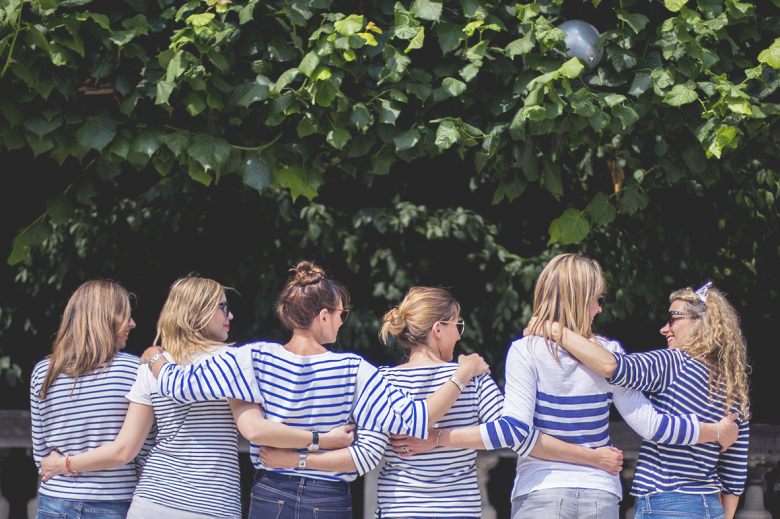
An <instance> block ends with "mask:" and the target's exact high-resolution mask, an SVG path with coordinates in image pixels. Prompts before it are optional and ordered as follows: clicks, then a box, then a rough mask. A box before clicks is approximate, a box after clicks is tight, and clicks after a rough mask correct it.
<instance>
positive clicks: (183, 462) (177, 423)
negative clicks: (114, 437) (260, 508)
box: [127, 346, 241, 519]
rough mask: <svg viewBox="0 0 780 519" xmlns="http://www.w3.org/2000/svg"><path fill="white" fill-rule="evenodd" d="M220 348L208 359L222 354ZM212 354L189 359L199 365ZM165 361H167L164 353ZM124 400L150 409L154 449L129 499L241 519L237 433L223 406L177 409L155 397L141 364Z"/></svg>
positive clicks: (181, 406) (154, 385) (211, 404)
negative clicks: (133, 498)
mask: <svg viewBox="0 0 780 519" xmlns="http://www.w3.org/2000/svg"><path fill="white" fill-rule="evenodd" d="M227 349H228V346H220V347H218V348H215V349H214V350H213V354H219V353H223V352H225V351H227ZM211 356H212V354H208V353H203V354H198V355H194V356H193V357H192V359H191V360H192V362H193V363H198V362H201V361H203V360H205V359H207V358H209V357H211ZM165 358H166V359H168V360H169V361H173V358H172V357H171V355H170V354H169V353H167V352H165ZM127 398H128V399H129V400H130V401H132V402H136V403H138V404H143V405H150V406H153V407H154V417H155V420H156V421H157V444H156V445H155V446H154V448H152V451H151V452H150V453H149V456H148V458H147V460H146V466H145V467H144V471H143V474H141V479H140V481H139V482H138V486H137V487H136V489H135V494H136V495H137V496H141V497H143V498H145V499H148V500H150V501H152V502H154V503H157V504H159V505H162V506H167V507H171V508H177V509H180V510H187V511H190V512H194V513H199V514H207V515H209V516H215V517H230V518H235V519H240V517H241V490H240V481H239V468H238V430H237V428H236V423H235V421H233V413H232V412H231V411H230V404H228V402H227V401H226V400H218V401H216V402H197V403H193V404H178V403H176V402H174V401H172V400H170V399H168V398H165V397H163V396H161V395H160V394H158V392H157V381H156V380H155V378H154V375H152V372H151V371H150V370H149V366H147V365H146V364H144V365H143V366H141V367H140V369H139V370H138V378H137V380H136V381H135V384H134V385H133V388H132V390H131V391H130V393H129V394H128V395H127Z"/></svg>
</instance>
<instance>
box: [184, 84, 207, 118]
mask: <svg viewBox="0 0 780 519" xmlns="http://www.w3.org/2000/svg"><path fill="white" fill-rule="evenodd" d="M184 108H186V109H187V112H189V114H190V115H191V116H193V117H195V116H196V115H198V114H199V113H201V112H202V111H203V110H205V109H206V101H205V100H204V99H203V95H202V94H199V93H198V92H195V91H194V90H190V91H189V93H188V94H187V96H186V97H185V98H184Z"/></svg>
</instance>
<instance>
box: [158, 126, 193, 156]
mask: <svg viewBox="0 0 780 519" xmlns="http://www.w3.org/2000/svg"><path fill="white" fill-rule="evenodd" d="M162 140H163V142H164V143H165V145H166V146H168V148H169V149H170V150H171V151H172V152H173V154H174V155H176V156H177V157H178V156H179V155H181V154H182V152H183V151H184V150H186V149H187V148H189V147H190V143H191V142H192V139H191V138H190V132H189V131H187V130H177V131H175V132H173V133H169V134H168V135H165V136H164V137H163V138H162Z"/></svg>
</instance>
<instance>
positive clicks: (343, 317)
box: [332, 309, 349, 324]
mask: <svg viewBox="0 0 780 519" xmlns="http://www.w3.org/2000/svg"><path fill="white" fill-rule="evenodd" d="M332 311H333V312H338V313H339V317H341V322H342V324H343V323H346V322H347V319H349V310H347V309H343V310H332Z"/></svg>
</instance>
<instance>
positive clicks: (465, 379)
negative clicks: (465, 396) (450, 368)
mask: <svg viewBox="0 0 780 519" xmlns="http://www.w3.org/2000/svg"><path fill="white" fill-rule="evenodd" d="M452 376H453V377H455V378H457V379H458V380H460V381H461V382H462V383H463V385H464V386H465V385H466V384H468V383H469V382H470V381H471V379H472V378H474V377H473V376H472V374H471V370H470V369H468V368H465V367H463V366H459V367H458V369H456V370H455V373H453V374H452Z"/></svg>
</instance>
